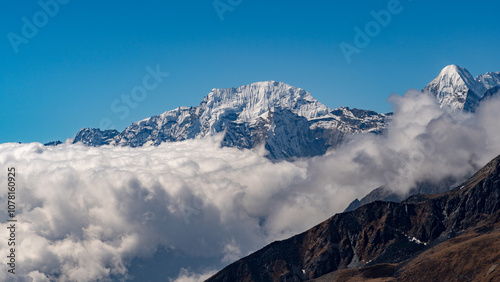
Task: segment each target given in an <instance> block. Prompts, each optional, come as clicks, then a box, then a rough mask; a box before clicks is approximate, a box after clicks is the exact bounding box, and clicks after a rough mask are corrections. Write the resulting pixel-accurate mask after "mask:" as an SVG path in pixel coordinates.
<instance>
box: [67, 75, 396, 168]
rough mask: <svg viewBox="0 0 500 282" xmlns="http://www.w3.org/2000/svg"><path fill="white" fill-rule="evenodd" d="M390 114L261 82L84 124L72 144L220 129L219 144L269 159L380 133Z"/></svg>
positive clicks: (157, 139)
mask: <svg viewBox="0 0 500 282" xmlns="http://www.w3.org/2000/svg"><path fill="white" fill-rule="evenodd" d="M390 117H391V114H390V113H389V114H378V113H376V112H374V111H366V110H359V109H349V108H347V107H341V108H338V109H335V110H331V109H329V108H328V107H326V106H325V105H323V104H322V103H320V102H319V101H317V100H316V99H314V98H313V97H312V96H311V94H309V93H308V92H307V91H305V90H303V89H300V88H296V87H293V86H290V85H288V84H285V83H282V82H275V81H265V82H257V83H253V84H250V85H244V86H240V87H238V88H228V89H213V90H212V91H211V92H210V93H209V94H208V95H207V96H206V97H205V98H204V99H203V101H202V102H201V103H200V105H199V106H197V107H179V108H177V109H175V110H172V111H167V112H164V113H163V114H161V115H158V116H153V117H150V118H147V119H144V120H141V121H138V122H134V123H133V124H132V125H131V126H129V127H127V128H126V129H125V130H124V131H122V132H117V131H113V130H106V131H101V130H99V129H88V128H85V129H82V130H80V132H78V134H77V135H76V137H75V139H74V143H77V142H82V143H84V144H87V145H91V146H101V145H121V146H132V147H137V146H144V145H159V144H161V143H162V142H174V141H182V140H186V139H193V138H203V137H205V136H210V135H214V134H219V133H223V134H224V137H223V140H222V144H221V145H222V146H229V147H237V148H247V149H251V148H256V147H258V146H262V145H263V146H265V148H266V149H267V151H268V152H269V153H268V155H267V157H268V158H270V159H273V160H282V159H294V158H300V157H312V156H317V155H322V154H324V153H325V152H326V151H327V150H328V149H329V148H336V147H338V146H339V145H340V144H341V143H342V142H344V141H345V140H347V138H348V137H349V136H351V135H353V134H359V133H368V132H370V133H375V134H379V133H381V132H382V131H383V130H384V129H385V127H386V124H387V121H388V119H389V118H390Z"/></svg>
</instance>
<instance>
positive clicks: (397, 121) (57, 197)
mask: <svg viewBox="0 0 500 282" xmlns="http://www.w3.org/2000/svg"><path fill="white" fill-rule="evenodd" d="M390 101H391V103H393V105H394V112H395V113H394V120H393V121H392V122H391V125H390V126H389V129H388V131H387V134H385V135H383V136H375V135H363V136H357V137H354V138H353V139H352V140H351V141H350V142H349V143H348V144H346V145H344V146H343V147H341V148H339V149H338V150H336V151H334V152H329V153H327V154H326V155H325V156H322V157H316V158H312V159H308V160H299V161H296V162H293V163H290V162H280V163H272V162H270V161H269V160H268V159H266V158H264V157H263V156H262V155H263V154H262V153H259V152H256V151H251V150H238V149H235V148H221V147H220V146H219V143H220V136H216V137H212V138H205V139H202V140H187V141H183V142H176V143H164V144H162V145H160V146H158V147H144V148H128V147H107V146H105V147H99V148H94V147H86V146H82V145H69V144H65V145H60V146H57V147H44V146H43V145H41V144H39V143H31V144H14V143H8V144H1V145H0V168H1V169H2V171H4V173H1V174H0V183H3V184H5V183H6V182H7V172H6V170H7V167H16V171H17V172H18V175H17V186H18V190H17V196H18V199H16V202H17V204H18V213H17V216H16V217H17V220H18V229H17V231H16V232H17V240H18V248H17V249H16V252H17V253H16V255H17V262H18V266H19V267H18V269H17V274H16V277H17V278H19V280H20V281H51V280H61V281H66V280H74V281H89V280H99V279H101V280H106V279H110V280H125V279H134V278H140V277H133V275H132V274H130V273H129V268H130V266H131V264H132V262H133V260H134V259H138V258H139V259H144V260H147V259H148V258H151V257H152V256H153V255H154V254H155V253H157V251H158V250H160V249H162V250H165V252H166V253H167V254H172V255H174V254H178V253H181V254H182V255H183V256H185V257H187V258H191V260H192V261H193V263H192V265H190V263H189V261H190V260H189V259H188V262H187V263H186V265H184V266H183V267H181V268H178V269H177V268H176V269H173V270H172V269H168V268H169V265H165V266H164V269H157V271H158V272H159V273H161V272H162V271H163V272H165V271H166V269H168V270H169V271H170V272H169V273H176V275H174V276H172V275H168V276H170V278H173V279H175V278H177V279H178V281H197V280H202V279H204V278H207V275H210V274H211V273H213V270H215V269H217V268H220V267H221V266H223V265H225V264H228V263H231V262H233V261H234V260H236V259H238V258H240V257H242V256H245V255H247V254H249V253H250V252H252V251H255V250H257V249H259V248H261V247H263V246H264V245H265V244H268V243H270V242H272V241H273V240H277V239H283V238H286V237H288V236H291V235H294V234H296V233H298V232H302V231H304V230H306V229H307V228H310V227H312V226H313V225H315V224H317V223H319V222H320V221H322V220H324V219H327V218H328V217H330V216H332V215H333V214H334V213H336V212H340V211H342V210H343V209H344V208H345V207H346V206H347V205H348V204H349V202H350V201H352V200H353V199H354V198H356V197H362V196H364V195H365V194H367V193H368V192H369V191H371V190H372V189H374V188H376V187H378V186H380V185H382V184H385V183H387V184H389V185H388V186H389V187H390V188H391V189H393V190H394V191H397V192H400V193H402V194H404V193H406V192H407V191H408V190H409V189H410V188H411V187H412V186H413V185H414V184H415V183H417V182H419V181H423V180H428V181H439V180H441V179H442V178H444V177H449V176H451V177H455V178H457V179H460V178H465V177H468V176H470V175H471V174H472V173H473V172H474V171H475V170H476V169H478V168H480V167H481V166H482V165H484V164H486V163H487V162H488V161H489V160H490V159H492V158H493V157H495V156H496V155H498V154H500V130H499V129H500V125H499V124H498V121H499V120H500V113H499V111H498V109H499V108H500V99H493V100H489V101H487V102H486V103H483V105H481V107H480V108H479V109H478V111H477V113H476V115H471V114H464V113H448V112H446V111H445V110H442V109H440V108H439V106H438V105H437V103H436V101H435V100H434V98H432V97H430V96H429V95H424V94H421V93H420V92H417V91H409V92H408V93H406V94H405V96H404V97H401V96H393V97H391V98H390ZM0 194H1V195H0V201H1V202H4V203H5V202H6V200H7V199H6V196H7V195H6V194H7V192H6V190H5V192H3V193H0ZM0 218H2V219H3V220H2V224H1V226H0V229H1V231H0V233H1V234H0V236H1V238H8V235H9V234H8V233H7V232H8V230H7V229H6V227H7V223H6V219H7V207H6V206H5V207H4V208H1V209H0ZM7 253H8V246H7V244H6V242H5V243H2V244H0V254H5V256H6V255H7ZM5 256H3V257H5ZM194 261H203V263H194ZM200 273H201V274H200ZM9 278H12V276H11V274H9V273H7V265H6V264H5V263H2V264H0V280H2V281H6V280H7V279H9Z"/></svg>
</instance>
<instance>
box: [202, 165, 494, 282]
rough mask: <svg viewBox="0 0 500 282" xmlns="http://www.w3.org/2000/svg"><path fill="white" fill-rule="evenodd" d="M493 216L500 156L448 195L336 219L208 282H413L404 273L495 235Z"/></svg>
mask: <svg viewBox="0 0 500 282" xmlns="http://www.w3.org/2000/svg"><path fill="white" fill-rule="evenodd" d="M499 214H500V156H499V157H497V158H496V159H494V160H492V161H491V162H490V163H489V164H488V165H486V166H485V167H484V168H482V169H481V170H479V171H478V172H477V173H476V174H475V175H474V176H473V177H471V178H470V179H469V180H467V181H466V182H464V183H463V184H462V185H460V186H458V187H457V188H455V189H454V190H452V191H449V192H446V193H443V194H437V195H430V196H425V195H417V196H412V197H410V198H408V199H407V200H405V201H403V202H401V203H394V202H380V201H377V202H373V203H370V204H368V205H364V206H362V207H360V208H358V209H356V210H354V211H351V212H346V213H341V214H337V215H335V216H333V217H332V218H330V219H328V220H326V221H324V222H322V223H321V224H319V225H317V226H315V227H313V228H312V229H310V230H308V231H306V232H304V233H302V234H299V235H296V236H294V237H292V238H290V239H287V240H284V241H279V242H275V243H272V244H270V245H268V246H267V247H265V248H263V249H262V250H260V251H257V252H255V253H253V254H251V255H250V256H248V257H245V258H243V259H241V260H239V261H237V262H235V263H233V264H231V265H229V266H228V267H226V268H225V269H223V270H222V271H220V272H219V273H217V274H216V275H214V276H213V277H211V278H210V279H208V281H304V280H309V279H313V278H318V277H321V276H323V275H326V274H329V273H333V272H334V271H339V270H342V269H351V268H360V267H361V269H368V268H367V267H375V268H374V269H375V270H377V268H380V267H381V268H384V269H385V271H382V273H385V274H384V275H385V276H389V277H393V276H394V277H398V276H399V275H402V273H406V274H405V275H407V276H405V277H406V278H405V279H407V280H411V279H410V278H411V276H408V275H416V274H411V273H412V272H411V271H410V270H408V269H406V270H405V269H403V266H404V265H405V264H407V263H408V262H411V261H412V259H416V258H418V256H419V255H421V254H423V253H424V252H425V251H426V250H428V249H431V248H435V247H438V246H443V245H441V244H443V243H447V244H450V242H452V241H450V239H452V238H455V237H457V236H465V235H466V234H467V232H469V231H471V230H474V232H476V233H477V234H478V236H482V235H485V234H487V233H488V234H489V233H491V232H496V231H498V230H497V227H495V226H496V224H498V222H499V221H498V220H499V219H500V217H499V216H498V215H499ZM485 222H486V223H485ZM485 226H486V227H485ZM452 245H453V244H452ZM457 259H459V258H457ZM403 261H405V264H400V263H401V262H403ZM449 263H455V262H449ZM457 263H458V262H457ZM477 267H478V268H480V267H484V266H477ZM412 269H413V270H415V269H416V268H412ZM399 270H400V271H399ZM377 271H381V269H378V270H377ZM398 271H399V272H398ZM405 271H406V272H405ZM421 271H425V269H423V270H421ZM387 273H389V274H387ZM447 275H451V276H452V275H453V272H451V273H448V274H447ZM413 277H414V278H415V277H417V276H413ZM443 277H448V276H446V275H443ZM448 278H449V277H448ZM448 280H450V279H448ZM451 280H457V281H458V280H460V279H459V277H452V278H451Z"/></svg>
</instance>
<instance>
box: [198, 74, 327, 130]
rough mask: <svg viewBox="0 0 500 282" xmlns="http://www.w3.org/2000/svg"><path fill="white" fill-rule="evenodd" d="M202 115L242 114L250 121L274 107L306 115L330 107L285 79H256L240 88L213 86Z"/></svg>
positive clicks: (324, 111) (242, 119)
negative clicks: (278, 80)
mask: <svg viewBox="0 0 500 282" xmlns="http://www.w3.org/2000/svg"><path fill="white" fill-rule="evenodd" d="M200 106H201V107H202V108H203V114H202V119H203V117H206V116H208V115H210V116H214V115H215V116H220V115H225V114H227V113H230V112H234V113H236V112H237V113H239V115H238V118H237V120H236V121H237V122H251V121H253V120H255V119H256V118H257V117H259V116H260V115H262V114H263V113H265V112H268V111H269V110H271V109H272V108H275V107H280V108H283V109H288V110H290V111H292V112H293V113H295V114H297V115H299V116H303V117H305V118H308V119H310V118H315V117H318V116H323V115H325V114H327V113H328V112H329V111H330V109H329V108H328V107H326V106H325V105H323V104H322V103H320V102H319V101H317V100H316V99H314V98H313V97H312V96H311V94H309V93H308V92H307V91H305V90H303V89H300V88H297V87H293V86H290V85H288V84H286V83H283V82H276V81H264V82H256V83H252V84H249V85H244V86H240V87H238V88H226V89H212V91H211V92H210V93H209V94H208V95H207V96H206V97H205V99H203V102H202V103H201V105H200Z"/></svg>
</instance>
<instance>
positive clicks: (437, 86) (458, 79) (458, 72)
mask: <svg viewBox="0 0 500 282" xmlns="http://www.w3.org/2000/svg"><path fill="white" fill-rule="evenodd" d="M498 85H500V73H486V74H483V75H480V76H478V77H477V78H473V76H472V75H471V74H470V72H469V71H468V70H466V69H465V68H462V67H459V66H457V65H449V66H446V67H445V68H444V69H443V70H441V72H440V73H439V75H438V76H437V77H436V78H435V79H434V80H432V81H431V82H430V83H429V84H428V85H427V86H426V87H425V88H424V91H428V92H430V93H432V94H433V95H434V96H435V97H436V98H437V100H438V101H439V103H440V104H441V107H449V108H451V110H454V111H455V110H465V111H471V112H473V111H474V110H475V108H476V107H477V105H478V103H479V101H480V99H481V97H482V96H483V95H484V94H485V92H486V91H487V90H488V89H491V88H493V87H495V86H498Z"/></svg>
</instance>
